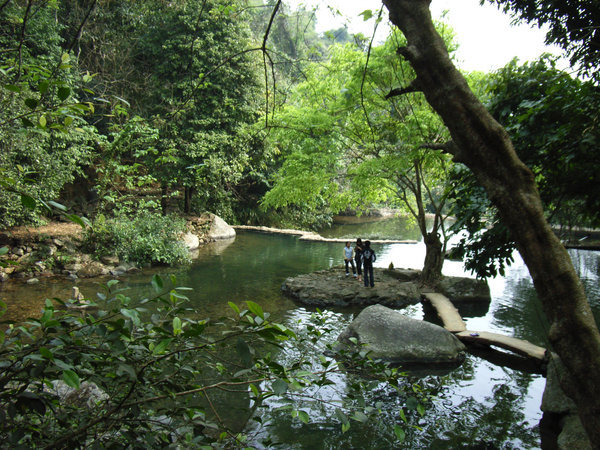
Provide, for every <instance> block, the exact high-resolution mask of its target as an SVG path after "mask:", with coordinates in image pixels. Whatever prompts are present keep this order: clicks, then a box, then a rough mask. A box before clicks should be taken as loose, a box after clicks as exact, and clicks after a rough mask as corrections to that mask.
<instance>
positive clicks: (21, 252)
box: [12, 247, 25, 256]
mask: <svg viewBox="0 0 600 450" xmlns="http://www.w3.org/2000/svg"><path fill="white" fill-rule="evenodd" d="M12 253H13V255H17V256H23V255H24V254H25V250H23V249H22V248H21V247H18V248H15V249H13V251H12Z"/></svg>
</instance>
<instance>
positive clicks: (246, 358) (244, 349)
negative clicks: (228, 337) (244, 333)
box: [235, 337, 252, 367]
mask: <svg viewBox="0 0 600 450" xmlns="http://www.w3.org/2000/svg"><path fill="white" fill-rule="evenodd" d="M235 348H236V350H237V352H238V355H240V358H241V359H242V362H243V363H244V365H245V366H246V367H248V366H249V365H250V364H251V363H252V355H251V354H250V347H249V346H248V344H247V343H246V341H244V340H243V339H242V338H241V337H238V339H237V342H236V345H235Z"/></svg>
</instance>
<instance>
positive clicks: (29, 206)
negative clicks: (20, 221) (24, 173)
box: [21, 194, 36, 211]
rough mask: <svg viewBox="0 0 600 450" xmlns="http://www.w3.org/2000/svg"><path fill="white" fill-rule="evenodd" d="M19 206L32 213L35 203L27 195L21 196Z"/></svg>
mask: <svg viewBox="0 0 600 450" xmlns="http://www.w3.org/2000/svg"><path fill="white" fill-rule="evenodd" d="M21 204H22V205H23V206H24V207H25V208H27V209H31V210H32V211H33V210H34V209H35V205H36V201H35V199H34V198H33V197H32V196H30V195H27V194H21Z"/></svg>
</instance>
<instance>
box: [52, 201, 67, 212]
mask: <svg viewBox="0 0 600 450" xmlns="http://www.w3.org/2000/svg"><path fill="white" fill-rule="evenodd" d="M48 204H49V205H50V206H53V207H54V208H56V209H58V210H60V211H63V212H65V211H66V210H67V207H66V206H65V205H62V204H60V203H57V202H55V201H52V200H50V201H49V202H48Z"/></svg>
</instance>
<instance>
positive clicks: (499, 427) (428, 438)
mask: <svg viewBox="0 0 600 450" xmlns="http://www.w3.org/2000/svg"><path fill="white" fill-rule="evenodd" d="M322 234H323V235H326V236H330V237H334V236H335V237H347V238H349V239H350V238H352V240H354V237H356V236H361V237H363V239H364V238H371V239H374V238H389V239H391V238H394V239H418V232H417V231H416V230H415V228H414V227H411V226H410V225H407V224H406V223H405V222H403V221H401V220H398V219H392V220H386V221H382V222H374V223H371V224H361V225H350V224H349V225H338V226H335V227H333V228H332V229H329V230H324V231H322ZM342 247H343V245H342V244H339V243H327V242H307V241H300V240H298V239H297V238H296V237H293V236H284V235H270V234H261V233H254V232H239V233H238V236H237V237H236V239H235V240H234V241H228V242H221V243H215V244H210V245H208V246H205V247H202V248H201V249H200V252H199V255H198V257H197V258H196V259H195V260H194V262H193V264H191V265H190V266H186V267H180V268H171V269H167V268H161V269H152V270H145V271H143V272H141V273H138V274H135V275H131V276H128V277H127V278H124V279H122V282H123V283H124V284H126V285H127V286H128V287H129V288H130V292H129V296H132V297H134V296H136V295H143V294H144V293H145V292H147V290H148V289H149V288H148V283H149V280H150V277H151V275H152V274H154V273H157V272H158V273H165V274H167V273H173V274H175V275H176V276H177V279H178V283H179V284H180V285H183V286H188V287H191V288H193V291H192V292H193V293H192V294H190V295H189V296H190V299H191V301H192V303H193V306H194V307H195V308H196V309H197V310H198V312H199V314H200V315H202V316H206V317H219V316H221V315H222V314H223V313H224V311H225V310H226V309H227V308H228V307H227V302H229V301H233V302H235V303H237V304H240V303H241V302H243V301H246V300H252V301H255V302H257V303H259V304H260V305H261V306H262V308H263V309H264V310H266V311H269V312H270V313H272V314H273V315H274V316H275V317H276V318H277V319H278V320H279V321H281V322H283V323H284V324H286V325H287V326H289V327H290V328H292V329H301V328H302V327H303V326H304V325H305V324H306V323H308V322H309V320H310V315H311V314H312V312H313V311H311V310H309V309H306V308H304V307H299V306H298V305H296V304H294V303H293V302H292V301H291V300H289V299H287V298H285V297H283V296H282V295H281V293H280V287H281V283H282V282H283V280H284V279H285V278H286V277H289V276H293V275H296V274H300V273H307V272H312V271H315V270H320V269H325V268H330V267H333V266H337V265H340V264H341V262H342V261H341V258H342ZM373 247H374V249H375V251H376V252H377V255H378V259H377V262H376V263H375V267H376V269H377V268H382V267H388V266H389V264H390V263H393V264H394V266H395V267H406V268H421V266H422V263H423V258H424V245H423V244H422V243H418V244H375V245H374V246H373ZM570 255H571V258H572V259H573V262H574V265H575V268H576V270H577V271H578V273H579V275H580V277H581V278H582V280H583V282H584V284H585V286H586V289H587V290H588V296H589V298H590V301H591V303H592V307H593V309H594V312H595V314H596V317H597V320H598V317H599V316H598V312H599V311H600V288H599V283H598V281H599V278H600V253H599V252H592V251H585V250H571V251H570ZM444 274H446V275H462V276H464V275H466V276H468V274H465V273H464V272H463V270H462V264H461V263H460V262H453V261H446V263H445V265H444ZM102 282H106V280H100V281H99V280H94V281H89V280H78V281H77V285H78V286H79V288H80V289H81V291H82V292H83V293H84V295H86V296H88V297H94V296H95V292H97V291H99V284H100V283H102ZM357 284H358V283H357ZM489 284H490V288H491V292H492V301H491V303H490V305H489V307H488V308H485V307H484V308H475V309H462V310H461V314H462V315H463V316H464V319H465V321H466V323H467V328H468V329H470V330H483V331H495V332H500V333H504V334H507V335H510V336H514V337H518V338H522V339H526V340H529V341H530V342H532V343H534V344H537V345H540V346H543V347H547V346H548V342H547V340H546V331H547V323H546V321H545V319H544V316H543V313H542V310H541V305H540V303H539V301H538V300H537V297H536V295H535V291H534V289H533V287H532V283H531V280H530V277H529V275H528V272H527V268H526V267H525V266H524V265H523V263H522V261H521V259H520V258H519V256H518V255H515V263H514V264H513V266H512V267H510V268H509V269H508V270H507V271H506V275H505V276H504V277H497V278H495V279H492V280H489ZM71 286H72V282H67V281H65V280H42V281H41V282H40V283H39V284H35V285H27V284H24V283H23V284H22V283H5V284H4V285H2V286H1V287H0V298H2V300H3V301H5V302H6V303H7V304H8V305H9V310H8V312H7V315H6V316H5V318H4V319H6V318H8V319H11V320H23V319H25V318H26V317H30V316H34V315H36V314H37V312H39V310H40V308H41V305H42V304H43V301H44V299H45V298H52V297H59V298H67V297H68V296H69V292H70V289H71ZM355 314H357V311H352V310H336V311H328V312H327V316H328V325H329V326H330V328H332V329H333V330H334V332H333V333H332V334H331V335H330V337H329V338H328V339H330V340H334V339H335V337H336V333H337V331H341V330H342V329H343V328H344V327H345V326H346V324H348V323H349V322H350V321H351V320H352V318H353V317H354V316H355ZM407 314H409V315H411V316H412V317H415V318H425V319H426V320H433V321H435V318H432V317H431V315H430V314H426V312H424V311H423V309H422V307H421V306H413V307H410V308H409V309H408V310H407ZM320 345H321V346H322V344H320ZM318 349H320V348H318ZM318 349H317V350H318ZM297 352H304V353H305V354H315V353H316V352H315V348H303V349H298V348H290V347H285V348H284V349H283V350H282V352H281V354H280V355H279V357H280V358H281V359H282V360H285V359H286V358H292V357H293V356H294V354H295V353H297ZM351 377H352V376H351V375H345V376H344V375H340V376H339V378H338V379H337V380H336V385H335V386H332V387H331V388H329V389H325V390H323V391H321V392H320V393H319V395H323V396H325V397H326V398H329V399H331V398H335V397H336V396H343V395H344V392H345V390H346V389H348V388H349V386H350V384H351V381H352V380H351ZM412 380H413V382H417V383H419V384H420V385H422V386H423V387H424V388H427V389H428V390H430V391H431V392H433V393H434V394H435V395H434V396H433V397H432V399H431V401H430V402H429V404H428V405H427V410H426V413H425V415H424V416H423V417H422V418H420V419H419V428H418V429H417V428H415V429H411V430H409V432H408V433H407V437H406V439H407V441H406V442H405V444H404V445H405V447H406V448H440V449H444V448H448V449H450V448H473V447H477V448H539V446H540V438H539V431H538V424H539V421H540V418H541V412H540V409H539V407H540V402H541V397H542V392H543V389H544V385H545V379H544V378H543V377H542V376H541V375H538V374H532V373H525V372H522V371H519V370H513V369H510V368H507V367H503V366H500V365H496V364H493V363H491V362H488V361H487V360H485V359H482V358H480V357H477V356H474V355H467V358H466V360H465V362H464V364H463V365H462V366H461V367H459V368H458V369H456V370H454V371H452V372H450V373H449V374H445V375H434V374H430V375H420V376H419V377H418V378H413V379H412ZM415 380H416V381H415ZM372 395H373V399H372V400H373V401H376V402H379V404H380V407H381V409H382V415H381V417H382V420H381V421H380V422H378V423H377V424H372V423H371V424H367V425H356V426H353V428H352V429H351V430H350V431H348V432H346V433H342V431H341V429H340V425H339V423H338V422H337V421H335V420H333V418H332V417H330V416H329V412H328V411H327V410H326V409H323V408H319V407H318V406H315V405H314V404H311V403H307V404H303V405H300V407H302V409H304V410H306V411H308V412H309V413H310V416H311V423H310V424H306V425H305V424H301V423H299V422H298V421H297V420H292V419H291V417H289V415H285V414H281V413H272V412H269V410H265V411H263V412H262V414H263V415H264V418H263V422H264V423H265V425H266V427H265V428H264V429H262V430H258V435H259V436H262V437H265V436H266V435H268V436H269V438H271V439H272V440H273V441H274V442H281V443H284V445H283V447H284V448H298V449H300V448H306V449H318V448H340V447H344V448H382V449H383V448H392V447H394V446H396V445H397V443H395V441H394V435H393V432H392V431H391V428H390V423H392V425H393V421H394V420H396V419H395V417H396V418H397V413H398V408H399V405H398V399H397V398H395V397H394V396H393V395H390V392H388V391H387V390H386V388H385V387H384V386H378V387H374V389H373V392H372ZM274 404H275V403H274ZM400 406H401V405H400ZM255 444H256V445H257V446H260V444H259V441H258V440H257V441H256V442H255Z"/></svg>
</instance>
